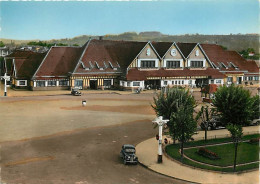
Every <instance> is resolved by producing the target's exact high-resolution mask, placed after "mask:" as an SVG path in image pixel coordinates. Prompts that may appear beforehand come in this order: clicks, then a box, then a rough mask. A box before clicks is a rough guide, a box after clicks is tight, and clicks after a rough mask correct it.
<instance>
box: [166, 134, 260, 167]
mask: <svg viewBox="0 0 260 184" xmlns="http://www.w3.org/2000/svg"><path fill="white" fill-rule="evenodd" d="M259 136H260V135H259V134H255V135H248V136H244V138H243V140H247V141H249V140H250V139H252V138H259ZM221 142H224V143H227V142H230V138H225V139H218V140H208V142H207V144H205V142H204V145H206V146H205V147H206V149H207V150H209V151H210V152H213V153H215V154H216V155H217V156H218V157H220V159H215V160H212V159H210V158H206V157H204V156H201V155H199V154H197V153H196V152H197V151H198V149H199V147H197V148H187V147H186V149H185V150H184V154H185V155H186V156H187V157H189V158H190V159H188V158H185V157H184V159H183V163H184V164H187V165H190V166H192V167H198V168H201V169H207V170H214V171H221V172H233V163H234V151H235V150H234V144H233V143H231V142H230V143H228V144H223V145H212V144H214V143H215V144H216V143H218V144H219V143H221ZM208 144H210V145H212V146H209V145H208ZM196 145H198V146H204V145H203V144H202V141H194V142H192V143H190V144H189V145H188V147H191V146H196ZM165 149H166V153H167V154H168V155H169V156H170V157H172V158H173V159H175V160H178V161H180V160H181V155H180V153H179V149H180V146H179V145H178V144H176V145H169V146H167V147H166V148H165ZM193 160H195V161H193ZM258 161H259V146H258V144H249V142H243V143H240V145H239V147H238V156H237V164H246V165H240V166H239V165H237V168H236V171H246V170H252V169H257V168H259V163H258ZM252 162H253V163H252ZM255 162H256V163H255ZM204 163H205V164H204ZM247 163H248V164H247Z"/></svg>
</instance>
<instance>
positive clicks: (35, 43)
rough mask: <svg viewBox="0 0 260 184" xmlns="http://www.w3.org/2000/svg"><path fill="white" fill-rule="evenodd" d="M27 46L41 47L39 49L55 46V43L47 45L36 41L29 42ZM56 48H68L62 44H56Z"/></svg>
mask: <svg viewBox="0 0 260 184" xmlns="http://www.w3.org/2000/svg"><path fill="white" fill-rule="evenodd" d="M27 45H32V46H41V47H48V48H50V47H52V46H54V45H55V43H47V42H42V41H38V42H34V41H33V42H29V43H27ZM56 45H57V46H68V44H63V43H58V44H56Z"/></svg>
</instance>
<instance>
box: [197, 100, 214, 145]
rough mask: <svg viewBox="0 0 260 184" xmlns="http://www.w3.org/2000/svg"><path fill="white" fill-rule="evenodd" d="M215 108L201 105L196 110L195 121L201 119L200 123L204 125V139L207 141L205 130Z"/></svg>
mask: <svg viewBox="0 0 260 184" xmlns="http://www.w3.org/2000/svg"><path fill="white" fill-rule="evenodd" d="M215 112H216V109H215V108H211V109H209V107H208V106H207V105H206V106H201V109H200V111H199V112H198V114H197V116H196V118H195V119H196V121H198V120H199V119H201V124H202V126H203V127H204V130H205V141H207V131H208V128H209V121H210V119H211V118H212V116H213V115H214V114H215Z"/></svg>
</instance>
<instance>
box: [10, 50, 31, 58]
mask: <svg viewBox="0 0 260 184" xmlns="http://www.w3.org/2000/svg"><path fill="white" fill-rule="evenodd" d="M33 53H35V52H33V51H28V50H15V51H14V52H13V53H11V54H9V55H7V56H5V58H27V57H28V56H30V55H31V54H33Z"/></svg>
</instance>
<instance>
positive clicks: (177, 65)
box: [166, 61, 180, 68]
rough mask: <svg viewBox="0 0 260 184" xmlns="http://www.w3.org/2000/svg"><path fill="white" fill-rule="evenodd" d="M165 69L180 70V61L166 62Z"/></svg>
mask: <svg viewBox="0 0 260 184" xmlns="http://www.w3.org/2000/svg"><path fill="white" fill-rule="evenodd" d="M166 67H167V68H180V61H167V63H166Z"/></svg>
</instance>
